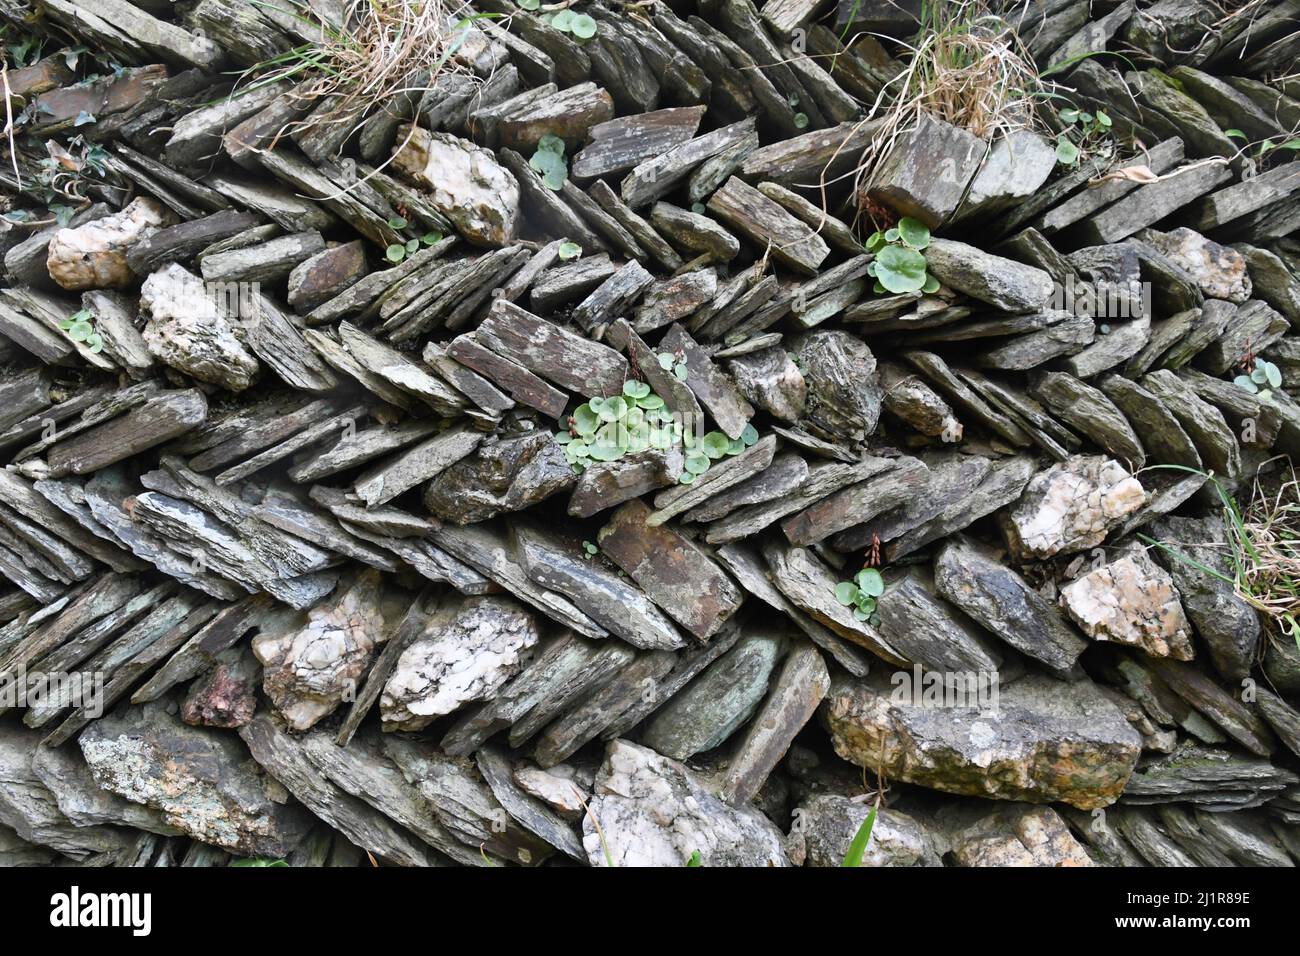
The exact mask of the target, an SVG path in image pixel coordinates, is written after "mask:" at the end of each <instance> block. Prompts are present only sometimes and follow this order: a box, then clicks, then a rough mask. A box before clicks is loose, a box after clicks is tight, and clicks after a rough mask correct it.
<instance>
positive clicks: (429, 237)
mask: <svg viewBox="0 0 1300 956" xmlns="http://www.w3.org/2000/svg"><path fill="white" fill-rule="evenodd" d="M420 241H421V242H423V243H424V244H425V245H426V246H432V245H436V244H437V243H439V242H442V233H440V232H437V231H436V230H430V231H429V232H426V233H425V234H424V235H423V236H421V237H420Z"/></svg>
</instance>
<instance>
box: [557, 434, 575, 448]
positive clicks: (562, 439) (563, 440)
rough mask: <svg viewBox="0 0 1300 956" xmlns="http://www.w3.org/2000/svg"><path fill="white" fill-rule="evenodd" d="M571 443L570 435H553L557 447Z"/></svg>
mask: <svg viewBox="0 0 1300 956" xmlns="http://www.w3.org/2000/svg"><path fill="white" fill-rule="evenodd" d="M571 441H573V436H572V435H570V434H569V433H568V432H556V433H555V443H556V444H557V445H567V444H568V443H569V442H571Z"/></svg>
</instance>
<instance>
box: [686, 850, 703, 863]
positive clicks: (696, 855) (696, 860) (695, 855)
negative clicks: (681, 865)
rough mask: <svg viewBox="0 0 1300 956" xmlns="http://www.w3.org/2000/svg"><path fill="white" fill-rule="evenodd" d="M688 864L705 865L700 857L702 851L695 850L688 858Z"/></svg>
mask: <svg viewBox="0 0 1300 956" xmlns="http://www.w3.org/2000/svg"><path fill="white" fill-rule="evenodd" d="M686 865H687V866H703V865H704V860H703V859H702V858H701V857H700V851H699V850H696V851H694V852H693V853H692V854H691V856H690V859H688V860H687V861H686Z"/></svg>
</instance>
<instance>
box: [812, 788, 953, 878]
mask: <svg viewBox="0 0 1300 956" xmlns="http://www.w3.org/2000/svg"><path fill="white" fill-rule="evenodd" d="M871 808H872V803H871V801H869V800H863V799H856V800H855V799H853V798H850V797H846V796H842V795H840V794H837V793H823V794H818V795H817V796H815V797H812V798H810V799H809V800H808V801H806V802H805V803H803V804H801V805H800V806H799V807H798V808H796V809H795V811H794V814H793V815H794V819H795V821H796V824H795V827H794V829H793V830H792V832H791V834H790V838H791V841H792V843H793V842H795V841H802V844H803V851H804V854H805V856H804V864H803V865H804V866H842V865H843V861H844V857H845V855H846V854H847V853H848V852H849V844H850V843H852V842H853V837H854V836H855V835H856V834H857V832H858V830H859V828H861V826H862V822H863V821H864V820H866V818H867V814H869V813H870V812H871ZM938 864H939V858H938V854H937V853H936V852H935V846H934V836H933V835H932V834H931V833H929V832H928V830H927V829H926V827H925V826H924V825H923V824H921V823H919V822H918V821H916V820H914V819H913V818H912V817H909V816H908V815H907V814H906V813H904V812H902V811H901V810H891V809H888V808H884V807H882V808H880V809H879V810H878V811H877V812H876V822H875V823H873V824H872V825H871V839H870V840H868V841H867V849H866V852H865V853H863V854H862V865H863V866H937V865H938Z"/></svg>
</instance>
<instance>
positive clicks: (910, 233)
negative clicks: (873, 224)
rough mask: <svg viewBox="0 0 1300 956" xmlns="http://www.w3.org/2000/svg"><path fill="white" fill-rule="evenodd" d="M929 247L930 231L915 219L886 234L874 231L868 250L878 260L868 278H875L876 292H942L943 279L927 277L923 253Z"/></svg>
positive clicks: (906, 219)
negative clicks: (940, 287) (940, 289)
mask: <svg viewBox="0 0 1300 956" xmlns="http://www.w3.org/2000/svg"><path fill="white" fill-rule="evenodd" d="M929 245H930V230H929V229H928V228H927V227H926V225H925V223H923V222H921V221H919V220H917V219H913V218H912V217H911V216H904V217H903V218H902V219H900V220H898V225H897V226H894V227H893V228H891V229H887V230H885V231H884V232H881V231H880V230H879V229H877V230H876V231H875V232H873V233H872V234H871V237H870V238H869V239H867V251H868V252H874V253H875V255H876V258H875V260H874V261H873V262H872V263H871V264H870V265H869V266H867V275H869V276H872V277H873V278H875V280H876V284H875V291H876V292H893V293H900V292H925V293H931V292H938V291H939V280H938V279H936V278H935V277H934V276H932V275H927V274H926V271H925V256H924V255H922V254H921V253H922V250H923V249H925V248H926V247H927V246H929Z"/></svg>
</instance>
